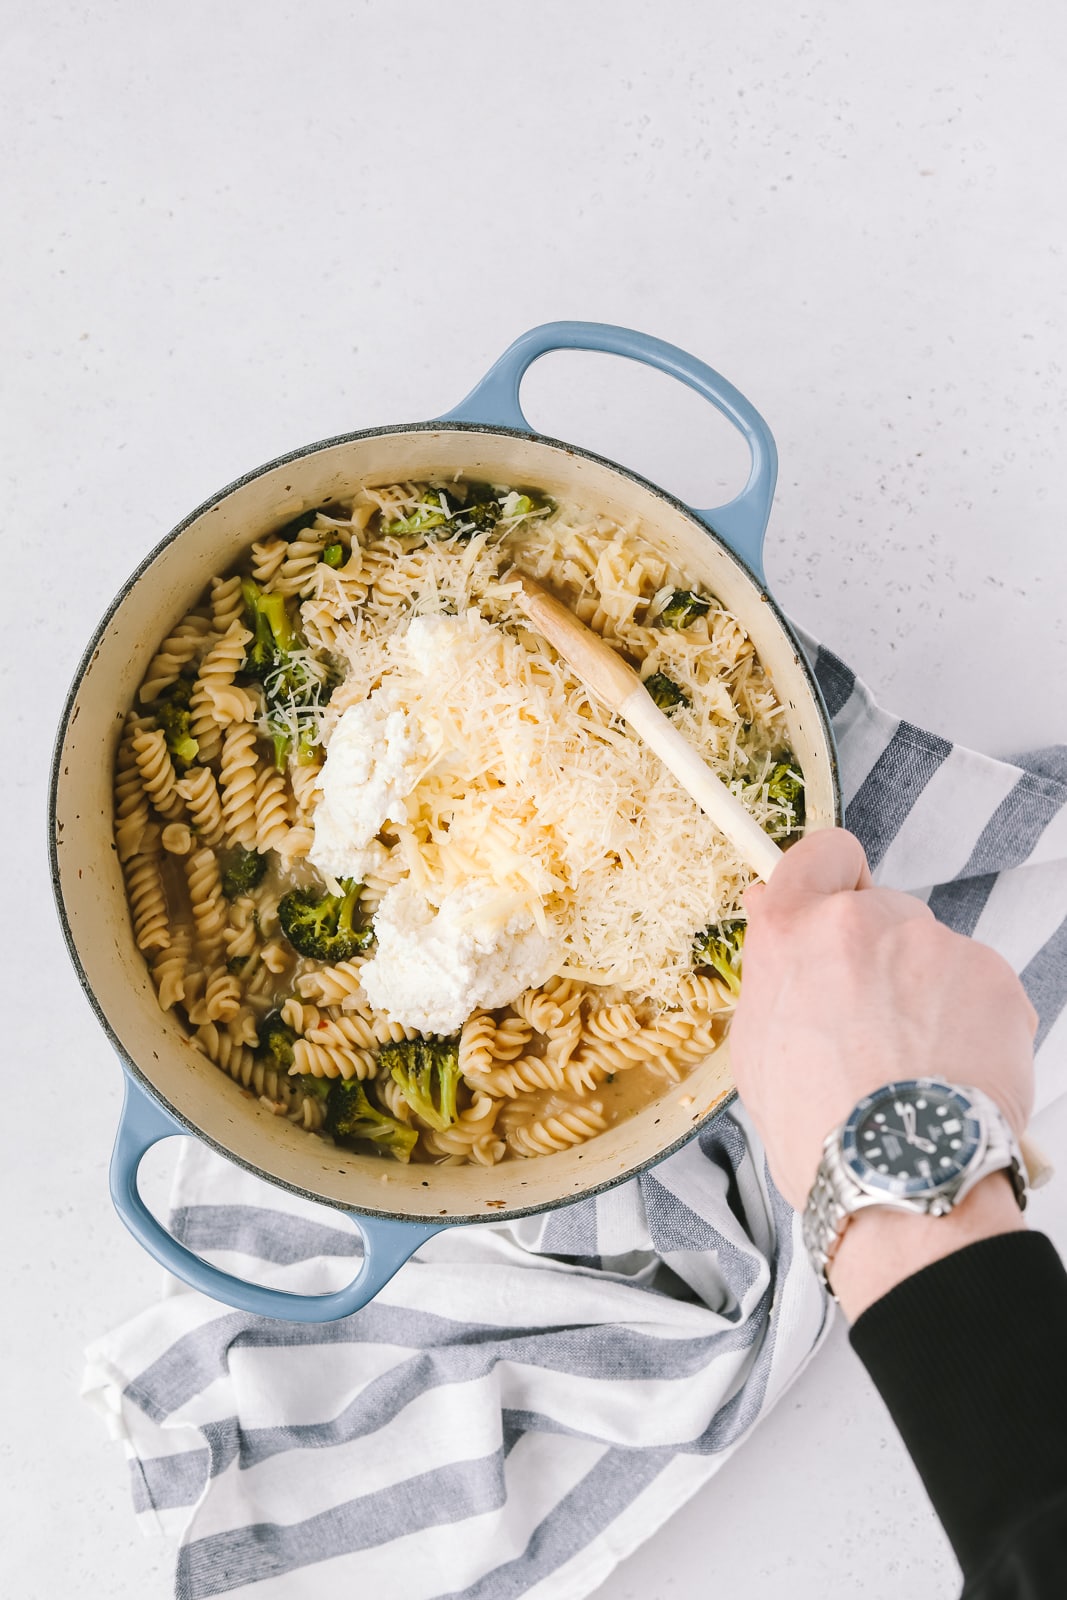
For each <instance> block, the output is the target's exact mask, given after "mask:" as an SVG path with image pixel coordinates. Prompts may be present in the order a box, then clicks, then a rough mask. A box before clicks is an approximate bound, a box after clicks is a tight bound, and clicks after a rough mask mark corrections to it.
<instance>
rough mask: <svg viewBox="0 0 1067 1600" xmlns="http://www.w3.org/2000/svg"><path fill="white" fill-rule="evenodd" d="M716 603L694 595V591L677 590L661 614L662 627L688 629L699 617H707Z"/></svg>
mask: <svg viewBox="0 0 1067 1600" xmlns="http://www.w3.org/2000/svg"><path fill="white" fill-rule="evenodd" d="M716 603H717V602H715V601H713V600H711V599H710V598H705V596H703V595H699V594H694V593H693V591H692V589H675V591H674V593H673V594H672V595H671V597H670V599H669V600H668V601H667V604H666V605H665V606H664V608H663V610H662V611H661V612H660V614H659V623H660V626H661V627H662V628H688V627H689V624H690V623H691V622H695V621H696V619H697V618H698V617H706V616H707V614H708V612H709V611H710V610H711V608H712V605H713V604H716Z"/></svg>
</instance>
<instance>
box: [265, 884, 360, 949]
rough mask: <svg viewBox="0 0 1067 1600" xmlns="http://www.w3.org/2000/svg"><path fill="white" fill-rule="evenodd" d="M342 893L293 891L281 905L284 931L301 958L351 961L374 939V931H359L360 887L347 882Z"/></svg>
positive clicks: (279, 919) (279, 911)
mask: <svg viewBox="0 0 1067 1600" xmlns="http://www.w3.org/2000/svg"><path fill="white" fill-rule="evenodd" d="M341 887H342V889H343V890H344V893H343V894H339V895H338V894H330V893H329V892H327V891H324V892H322V893H320V892H319V891H318V890H317V889H290V891H289V893H288V894H286V895H283V896H282V898H281V900H280V901H279V902H278V921H279V922H280V923H281V925H282V932H283V933H284V934H285V937H286V938H287V939H288V941H289V943H290V944H291V945H292V947H293V949H294V950H295V951H297V953H298V954H299V955H302V956H309V957H310V958H311V959H312V960H313V961H326V962H328V963H329V965H330V966H335V965H336V964H337V962H338V961H351V959H352V957H353V956H354V955H358V953H359V951H360V950H365V949H366V948H367V946H368V945H369V944H370V942H371V940H372V939H373V938H374V931H373V929H371V928H357V927H355V926H354V921H353V919H354V918H355V915H356V908H357V906H358V904H359V892H360V889H361V888H362V885H361V884H358V883H352V882H351V880H348V879H346V880H344V881H343V882H342V885H341Z"/></svg>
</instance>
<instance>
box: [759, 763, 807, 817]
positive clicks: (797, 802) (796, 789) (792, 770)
mask: <svg viewBox="0 0 1067 1600" xmlns="http://www.w3.org/2000/svg"><path fill="white" fill-rule="evenodd" d="M784 754H785V760H784V761H779V762H778V764H777V765H776V766H775V767H774V769H773V771H772V772H771V775H770V777H769V778H768V779H767V798H768V800H773V801H774V803H775V805H779V806H782V807H783V808H785V809H787V810H789V811H791V812H792V815H793V828H792V830H791V831H796V830H797V829H799V828H802V827H803V826H804V775H803V773H802V772H801V770H800V766H799V764H798V763H797V762H796V760H795V759H794V756H793V752H792V751H791V750H786V751H785V752H784Z"/></svg>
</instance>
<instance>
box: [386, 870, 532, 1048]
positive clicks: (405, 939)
mask: <svg viewBox="0 0 1067 1600" xmlns="http://www.w3.org/2000/svg"><path fill="white" fill-rule="evenodd" d="M374 929H375V933H376V935H377V945H376V947H375V953H374V956H373V958H372V959H371V960H370V961H368V962H367V963H366V965H365V966H364V967H363V971H362V973H361V978H362V982H363V987H364V989H365V991H366V994H367V998H368V999H369V1001H370V1003H371V1005H372V1006H374V1008H375V1009H376V1010H378V1011H384V1012H385V1013H386V1014H387V1015H388V1016H389V1017H391V1018H393V1019H394V1020H395V1021H397V1022H400V1023H402V1024H403V1025H404V1027H407V1028H416V1029H417V1030H418V1031H419V1032H420V1033H455V1032H456V1030H457V1029H458V1028H460V1027H462V1025H463V1023H464V1022H465V1021H466V1019H467V1018H468V1017H469V1016H470V1014H471V1012H472V1011H473V1010H475V1008H476V1007H478V1006H484V1007H486V1008H487V1009H488V1008H491V1007H493V1006H503V1005H507V1004H508V1003H509V1002H510V1001H512V1000H514V999H515V998H516V997H517V996H518V995H520V994H521V993H522V991H523V990H524V989H528V988H531V987H533V986H534V985H536V984H539V983H543V982H544V981H545V979H546V978H548V977H549V976H551V974H552V972H553V971H554V970H555V967H556V963H557V962H558V960H559V947H558V941H557V940H555V939H553V938H551V937H546V936H545V935H544V934H543V933H541V931H540V930H539V929H538V928H537V927H536V926H535V924H534V919H533V917H532V915H531V914H530V912H529V910H528V909H527V908H525V907H524V906H522V904H521V903H519V902H517V901H516V898H515V897H514V896H513V895H509V894H508V893H507V892H506V891H503V892H502V891H500V890H498V889H497V888H496V887H495V886H494V885H493V884H492V883H489V882H487V881H485V880H478V879H472V880H471V881H469V882H468V883H465V884H463V885H462V886H461V887H460V888H458V889H453V890H452V891H451V892H450V893H449V894H446V895H445V896H444V897H443V899H442V900H441V903H440V905H439V906H436V907H435V906H434V905H433V904H432V903H431V901H430V900H429V899H428V898H427V896H426V895H425V894H424V893H422V891H421V890H419V889H416V888H415V887H414V886H413V885H412V884H409V883H403V882H402V883H398V884H395V885H394V886H393V888H391V889H390V890H389V891H388V893H387V894H386V895H385V897H384V898H383V900H382V903H381V905H380V906H379V907H378V911H377V914H376V915H375V918H374Z"/></svg>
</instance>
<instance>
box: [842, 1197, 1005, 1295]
mask: <svg viewBox="0 0 1067 1600" xmlns="http://www.w3.org/2000/svg"><path fill="white" fill-rule="evenodd" d="M1025 1226H1026V1223H1025V1221H1024V1220H1023V1216H1022V1213H1021V1211H1020V1210H1019V1206H1018V1203H1017V1201H1016V1199H1015V1195H1014V1193H1013V1191H1012V1186H1011V1182H1010V1180H1009V1178H1008V1175H1007V1173H1006V1172H992V1173H990V1174H989V1176H988V1177H986V1178H983V1179H982V1181H981V1183H978V1184H976V1185H975V1187H974V1188H973V1189H972V1190H971V1192H970V1194H968V1195H967V1196H966V1197H965V1198H964V1199H963V1200H962V1201H961V1202H960V1203H959V1205H957V1206H954V1207H953V1209H952V1210H951V1211H950V1212H948V1213H947V1215H945V1216H943V1217H932V1216H909V1215H907V1213H905V1212H900V1211H893V1210H890V1209H889V1208H888V1207H884V1206H872V1207H870V1208H869V1209H867V1210H865V1211H858V1212H856V1214H855V1215H854V1216H852V1217H851V1218H850V1219H849V1222H848V1225H847V1227H846V1228H845V1231H844V1233H843V1235H842V1237H841V1241H840V1243H839V1245H838V1247H837V1250H836V1252H835V1254H834V1258H833V1261H832V1262H831V1263H830V1267H829V1270H828V1274H827V1276H828V1277H829V1280H830V1284H831V1286H832V1288H833V1291H834V1294H835V1296H836V1298H837V1300H838V1302H839V1303H840V1305H841V1309H842V1310H843V1311H844V1313H845V1316H846V1317H847V1318H848V1320H849V1322H855V1320H856V1318H857V1317H858V1316H859V1315H860V1313H861V1312H863V1311H865V1310H866V1309H867V1307H868V1306H869V1305H873V1303H874V1302H875V1301H876V1300H880V1299H881V1298H882V1296H883V1295H884V1294H887V1293H888V1292H889V1290H890V1289H892V1288H894V1287H895V1286H896V1285H897V1284H898V1283H902V1282H903V1281H904V1279H905V1278H910V1277H911V1276H912V1274H913V1273H916V1272H919V1271H921V1269H922V1268H923V1267H927V1266H930V1265H931V1263H933V1262H934V1261H939V1260H941V1259H942V1257H944V1256H948V1255H952V1254H954V1253H955V1251H957V1250H962V1249H963V1247H964V1246H965V1245H968V1244H974V1243H975V1242H976V1241H977V1240H979V1239H988V1238H992V1237H993V1236H994V1235H996V1234H1000V1233H1013V1232H1017V1231H1018V1230H1020V1229H1022V1228H1025Z"/></svg>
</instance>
